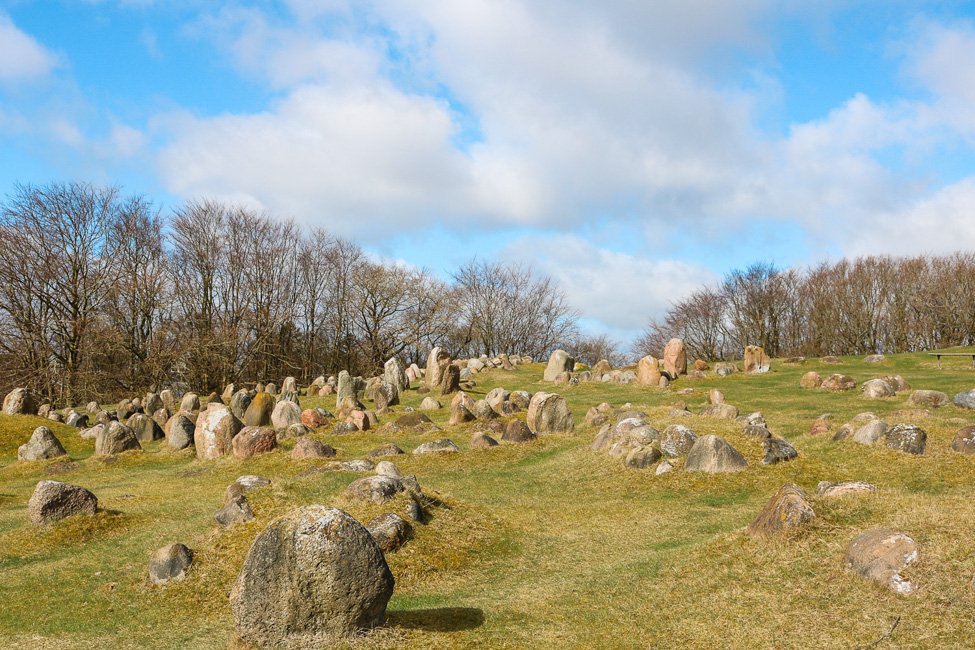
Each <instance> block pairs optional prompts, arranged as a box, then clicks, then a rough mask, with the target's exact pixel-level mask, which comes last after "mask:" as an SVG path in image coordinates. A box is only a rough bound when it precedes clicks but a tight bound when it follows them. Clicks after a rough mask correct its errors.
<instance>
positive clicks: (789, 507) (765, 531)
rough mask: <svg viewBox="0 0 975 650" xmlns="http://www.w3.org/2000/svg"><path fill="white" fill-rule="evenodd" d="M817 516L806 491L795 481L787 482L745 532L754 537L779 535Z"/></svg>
mask: <svg viewBox="0 0 975 650" xmlns="http://www.w3.org/2000/svg"><path fill="white" fill-rule="evenodd" d="M815 518H816V512H815V511H814V510H813V507H812V504H810V503H809V500H808V498H807V496H806V493H805V492H804V491H803V490H802V488H800V487H799V486H798V485H796V484H795V483H786V484H785V485H783V486H782V487H781V488H779V491H778V492H776V493H775V495H774V496H773V497H772V498H771V499H769V502H768V503H767V504H765V507H764V508H762V511H761V512H760V513H758V516H757V517H756V518H755V520H754V521H753V522H752V523H750V524H748V528H746V529H745V532H746V533H747V534H748V535H751V536H752V537H762V536H768V535H777V534H779V533H784V532H787V531H790V530H794V529H796V528H799V527H800V526H802V525H803V524H806V523H808V522H810V521H812V520H813V519H815Z"/></svg>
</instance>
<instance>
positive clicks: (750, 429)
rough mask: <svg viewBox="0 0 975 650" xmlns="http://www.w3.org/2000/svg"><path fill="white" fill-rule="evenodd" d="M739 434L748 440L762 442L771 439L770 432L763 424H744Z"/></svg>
mask: <svg viewBox="0 0 975 650" xmlns="http://www.w3.org/2000/svg"><path fill="white" fill-rule="evenodd" d="M741 432H742V433H743V434H745V435H746V436H748V437H749V438H758V439H759V440H762V441H765V440H768V439H769V438H771V437H772V432H771V431H769V430H768V427H766V426H765V425H764V424H746V425H745V427H744V428H743V429H742V430H741Z"/></svg>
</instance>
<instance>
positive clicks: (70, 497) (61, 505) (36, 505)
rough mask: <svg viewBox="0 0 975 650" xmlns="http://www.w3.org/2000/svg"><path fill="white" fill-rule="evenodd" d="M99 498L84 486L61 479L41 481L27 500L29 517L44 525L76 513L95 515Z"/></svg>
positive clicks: (37, 523)
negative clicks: (64, 481) (60, 480)
mask: <svg viewBox="0 0 975 650" xmlns="http://www.w3.org/2000/svg"><path fill="white" fill-rule="evenodd" d="M97 510H98V498H97V497H95V495H94V494H92V493H91V492H89V491H88V490H86V489H85V488H83V487H79V486H77V485H71V484H70V483H61V482H59V481H41V482H40V483H38V484H37V487H35V488H34V493H33V494H32V495H31V497H30V501H28V502H27V519H28V520H29V521H30V523H32V524H34V525H36V526H44V525H47V524H50V523H53V522H55V521H59V520H61V519H64V518H65V517H72V516H74V515H93V514H95V511H97Z"/></svg>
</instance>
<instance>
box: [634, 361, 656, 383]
mask: <svg viewBox="0 0 975 650" xmlns="http://www.w3.org/2000/svg"><path fill="white" fill-rule="evenodd" d="M636 383H637V384H639V385H640V386H659V385H660V362H659V361H657V359H656V358H654V357H652V356H650V355H647V356H645V357H643V358H642V359H640V361H639V362H637V364H636Z"/></svg>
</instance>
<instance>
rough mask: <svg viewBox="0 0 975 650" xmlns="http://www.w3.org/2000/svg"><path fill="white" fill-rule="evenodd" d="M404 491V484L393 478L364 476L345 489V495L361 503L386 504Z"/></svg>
mask: <svg viewBox="0 0 975 650" xmlns="http://www.w3.org/2000/svg"><path fill="white" fill-rule="evenodd" d="M402 491H403V484H402V483H401V482H400V480H399V479H398V478H394V477H392V476H379V475H377V476H364V477H362V478H359V479H356V480H354V481H352V483H350V484H349V486H348V487H347V488H345V494H346V495H347V496H348V497H349V498H351V499H356V500H360V501H371V502H372V503H385V502H386V501H389V500H390V499H392V498H393V497H394V496H396V495H397V494H398V493H400V492H402Z"/></svg>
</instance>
